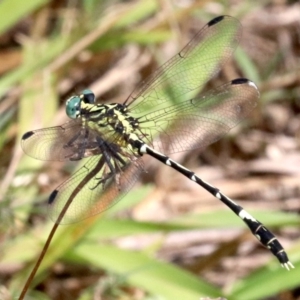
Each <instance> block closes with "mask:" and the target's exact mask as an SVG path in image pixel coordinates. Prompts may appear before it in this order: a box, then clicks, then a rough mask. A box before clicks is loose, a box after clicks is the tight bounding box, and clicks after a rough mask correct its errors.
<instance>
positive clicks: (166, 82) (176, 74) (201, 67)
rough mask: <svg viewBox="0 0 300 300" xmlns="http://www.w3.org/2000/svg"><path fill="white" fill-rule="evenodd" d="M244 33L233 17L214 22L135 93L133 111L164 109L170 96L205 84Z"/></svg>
mask: <svg viewBox="0 0 300 300" xmlns="http://www.w3.org/2000/svg"><path fill="white" fill-rule="evenodd" d="M241 34H242V26H241V24H240V22H239V21H238V20H237V19H235V18H233V17H230V16H221V17H217V18H215V19H213V20H212V21H210V22H209V23H208V24H207V25H206V26H204V27H203V28H202V29H201V30H200V31H199V32H198V33H197V34H196V35H195V36H194V38H193V39H192V40H191V41H190V42H189V43H188V44H187V45H186V46H185V47H184V48H183V49H182V50H181V51H180V52H179V53H178V54H176V55H175V56H174V57H173V58H171V59H170V60H169V61H167V62H166V63H165V64H163V65H162V66H161V67H160V68H158V69H157V70H156V71H155V72H153V73H152V74H151V75H150V76H149V77H148V78H147V79H146V80H145V81H143V82H141V84H140V85H139V86H138V87H137V88H136V89H135V90H134V91H133V92H132V94H131V95H130V96H129V97H128V99H127V100H126V102H125V104H126V103H127V104H128V105H130V111H131V112H132V113H133V114H137V115H138V114H140V113H143V112H144V111H145V110H149V111H151V110H153V109H163V108H164V107H165V106H166V105H169V104H168V103H169V101H170V100H169V96H170V95H171V96H172V98H173V99H176V98H178V97H179V96H180V95H184V94H186V93H188V92H191V91H194V90H196V93H197V92H198V91H199V90H198V91H197V89H198V88H200V87H202V86H204V85H205V84H206V83H207V82H208V80H210V79H211V78H212V77H213V76H214V75H216V74H217V73H218V72H219V70H220V69H221V67H222V65H223V64H224V63H225V62H226V61H227V60H228V59H229V58H230V57H231V56H232V54H233V52H234V50H235V48H236V47H237V45H238V43H239V40H240V38H241Z"/></svg>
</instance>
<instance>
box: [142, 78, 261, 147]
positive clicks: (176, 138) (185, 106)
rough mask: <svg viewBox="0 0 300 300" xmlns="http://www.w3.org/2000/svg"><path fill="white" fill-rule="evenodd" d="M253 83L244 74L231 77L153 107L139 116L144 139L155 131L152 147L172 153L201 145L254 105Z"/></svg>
mask: <svg viewBox="0 0 300 300" xmlns="http://www.w3.org/2000/svg"><path fill="white" fill-rule="evenodd" d="M258 98H259V92H258V89H257V87H256V85H255V84H254V83H253V82H252V81H250V80H248V79H245V78H240V79H235V80H233V81H231V82H229V83H226V84H224V85H221V86H219V87H217V88H215V89H212V90H210V91H208V92H206V93H204V94H202V95H200V96H197V97H195V98H194V99H190V100H186V101H184V102H182V103H181V104H180V105H173V106H170V107H168V109H162V110H157V111H155V112H153V113H150V114H148V115H146V116H145V117H144V118H143V119H142V120H143V121H144V122H143V123H142V125H141V127H142V132H143V134H144V136H145V139H146V138H147V137H149V141H146V140H145V142H147V143H149V142H150V141H151V140H152V138H153V137H154V136H156V135H158V134H159V138H158V139H157V140H155V141H154V142H153V147H154V148H155V149H157V150H159V151H161V152H167V153H175V152H181V151H186V150H189V149H199V148H200V149H203V148H205V147H207V146H208V145H209V144H211V143H213V142H216V141H217V140H219V139H220V138H221V137H223V136H224V135H225V134H226V133H227V132H228V131H229V130H230V129H231V128H233V127H234V126H236V125H237V124H238V123H239V122H240V121H241V120H243V119H244V118H245V117H246V116H247V115H248V114H249V113H250V112H251V111H252V110H253V109H254V108H255V106H256V105H257V100H258Z"/></svg>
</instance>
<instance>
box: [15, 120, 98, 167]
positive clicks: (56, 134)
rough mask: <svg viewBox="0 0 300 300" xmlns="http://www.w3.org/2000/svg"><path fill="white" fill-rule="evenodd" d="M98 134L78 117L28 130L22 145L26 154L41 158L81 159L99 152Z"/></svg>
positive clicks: (56, 159) (58, 159)
mask: <svg viewBox="0 0 300 300" xmlns="http://www.w3.org/2000/svg"><path fill="white" fill-rule="evenodd" d="M96 136H97V134H96V133H94V132H93V131H92V130H89V129H88V128H85V127H83V126H82V122H81V120H80V119H78V120H71V121H70V122H68V123H65V124H63V125H61V126H56V127H49V128H44V129H38V130H33V131H29V132H26V133H25V134H24V135H23V137H22V141H21V146H22V149H23V150H24V152H25V153H26V154H28V155H29V156H31V157H33V158H36V159H40V160H55V161H66V160H79V159H81V158H83V157H87V156H91V155H95V154H99V151H98V152H97V142H96Z"/></svg>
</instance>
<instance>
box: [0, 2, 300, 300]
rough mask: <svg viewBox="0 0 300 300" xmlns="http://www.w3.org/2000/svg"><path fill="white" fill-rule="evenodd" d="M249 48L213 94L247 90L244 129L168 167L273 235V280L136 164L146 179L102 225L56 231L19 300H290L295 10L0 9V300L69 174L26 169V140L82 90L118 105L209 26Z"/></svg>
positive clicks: (294, 288) (297, 88)
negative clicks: (239, 35)
mask: <svg viewBox="0 0 300 300" xmlns="http://www.w3.org/2000/svg"><path fill="white" fill-rule="evenodd" d="M223 14H227V15H231V16H234V17H236V18H238V19H239V20H240V21H241V23H242V24H243V28H244V34H243V40H242V42H241V45H240V48H239V49H238V50H237V51H236V53H235V56H234V59H233V60H232V61H231V62H230V63H228V64H226V66H225V67H224V68H223V70H222V72H221V74H220V76H219V77H217V78H215V79H214V83H221V82H227V81H229V80H231V79H234V78H236V77H241V76H243V77H247V78H249V79H251V80H253V81H254V82H255V83H256V84H257V85H258V87H259V90H260V92H261V98H260V102H259V105H258V107H257V109H255V111H254V112H253V115H252V116H251V117H250V118H249V119H247V120H245V122H243V123H242V124H241V125H239V126H238V127H237V128H235V129H234V130H232V131H231V133H230V134H229V135H228V136H227V137H226V138H224V139H222V140H221V141H219V142H217V143H215V144H214V145H212V146H210V147H208V148H207V149H206V150H205V151H202V152H201V153H200V151H191V152H184V153H179V154H176V156H173V157H174V158H176V160H178V161H179V162H182V163H183V164H184V165H185V166H186V167H189V168H191V169H193V170H194V171H195V173H197V174H198V175H200V176H201V177H202V178H204V179H205V180H207V181H208V182H211V183H212V184H214V185H215V186H217V187H218V188H220V189H221V190H222V191H223V192H224V193H225V194H227V195H229V196H230V197H232V198H233V199H235V200H237V201H238V202H239V203H241V205H243V206H244V207H245V208H246V209H247V210H249V211H250V212H251V213H253V214H254V216H256V217H257V218H258V219H259V220H261V221H262V222H263V223H264V224H265V225H267V226H268V227H269V228H271V229H272V230H273V231H274V232H275V233H276V235H277V237H278V238H279V240H280V242H281V243H282V244H283V245H284V246H285V248H286V250H287V252H288V254H289V257H290V260H291V261H292V263H293V264H294V265H295V267H296V268H295V269H294V270H292V271H289V272H288V271H286V270H284V269H282V268H281V266H280V265H279V264H278V261H277V260H276V259H275V258H274V257H273V256H272V255H271V254H270V252H269V251H268V250H266V249H264V248H262V247H261V246H260V244H259V243H258V242H257V241H256V240H255V239H254V238H253V236H252V235H251V234H250V233H249V231H248V229H247V228H246V227H245V225H244V224H243V223H242V222H241V220H239V219H238V218H237V217H236V216H235V215H234V214H233V213H232V212H231V211H229V210H228V209H227V208H226V207H224V205H222V203H218V201H217V200H216V199H215V198H213V197H212V196H211V195H209V194H208V193H207V192H206V191H204V190H202V189H201V188H199V187H198V186H197V185H195V184H193V183H192V182H189V181H188V180H187V179H185V178H183V177H182V176H180V175H178V174H176V172H174V171H172V170H169V169H168V168H166V167H165V166H164V165H162V164H159V163H157V162H155V161H154V160H153V159H151V158H146V159H145V163H146V165H147V170H148V173H147V174H145V176H142V178H141V180H140V181H139V182H138V183H137V185H136V186H135V187H134V188H133V189H132V190H131V191H130V193H129V194H128V195H127V196H126V197H124V199H122V201H120V202H119V203H118V204H117V205H116V206H114V207H113V208H112V209H110V210H108V211H106V212H105V213H104V214H102V215H98V216H96V217H94V218H90V219H88V220H86V221H84V222H80V223H77V224H73V225H69V226H60V227H59V230H58V232H57V233H56V236H55V239H54V241H53V242H52V245H51V247H50V249H49V251H48V253H47V255H46V257H45V260H44V262H43V264H42V266H41V268H40V269H39V271H38V274H37V276H36V277H35V280H34V283H33V285H32V289H31V290H30V292H29V293H28V296H27V298H26V299H54V300H58V299H80V300H84V299H148V300H149V299H172V300H174V299H185V300H189V299H199V298H200V297H202V296H203V297H204V296H206V297H211V298H216V297H226V298H227V299H239V300H241V299H242V300H250V299H284V300H285V299H286V300H292V299H300V292H299V291H300V289H299V287H300V279H299V278H300V240H299V237H300V234H299V224H300V218H299V215H298V213H299V209H300V199H299V197H300V140H299V138H300V136H299V132H300V3H299V1H288V0H273V1H271V0H264V1H239V0H235V1H233V0H232V1H208V0H207V1H197V0H194V1H191V0H177V1H175V0H174V1H171V0H165V1H164V0H160V1H158V0H157V1H155V0H144V1H100V0H86V1H79V0H77V1H76V0H70V1H57V0H56V1H55V0H53V1H49V0H31V1H21V0H2V1H1V2H0V16H1V22H0V76H1V78H0V94H1V100H0V241H1V245H0V247H1V248H0V299H1V300H7V299H16V298H17V296H18V295H19V294H20V292H21V289H22V286H23V285H24V283H25V280H26V277H27V276H28V273H29V271H30V270H31V269H32V266H33V263H34V261H35V260H36V258H37V256H38V254H39V253H40V251H41V248H42V246H43V244H44V242H45V239H46V238H47V235H48V234H49V231H50V229H51V227H52V226H53V223H52V222H51V221H50V220H49V219H48V217H47V208H46V205H45V203H46V200H47V197H48V195H49V193H50V192H51V191H52V190H53V189H54V188H55V187H56V186H57V185H58V184H59V183H61V182H62V181H63V180H65V179H66V178H68V177H69V176H70V174H72V172H73V171H74V167H75V165H76V164H64V165H63V164H60V163H53V162H52V163H45V162H41V161H37V160H34V159H32V158H30V157H27V156H26V155H24V153H23V152H22V150H21V148H20V138H21V136H22V134H24V132H26V131H28V130H31V129H37V128H42V127H46V126H53V125H56V124H61V123H63V122H65V121H66V116H65V113H64V104H65V100H66V99H67V98H68V97H69V96H70V95H72V94H74V93H78V92H80V91H81V90H82V89H84V88H87V87H89V88H91V89H92V90H93V91H94V92H95V93H96V95H97V97H98V101H99V102H106V101H107V102H122V101H124V99H126V97H127V95H128V94H129V93H130V91H131V90H132V89H133V88H134V87H135V86H136V84H137V83H138V82H139V81H140V80H142V79H143V78H145V77H146V76H147V75H148V74H150V73H151V71H153V70H154V68H155V67H156V66H158V65H159V64H161V63H162V62H164V61H166V60H167V59H168V58H170V57H171V56H172V55H174V54H175V53H177V52H178V51H179V50H180V49H181V48H182V47H183V46H184V45H185V44H186V42H187V41H188V40H189V39H190V38H191V36H192V33H195V32H196V31H198V30H199V29H200V28H201V27H202V26H204V25H205V23H207V22H208V21H209V20H211V19H212V18H214V17H216V16H218V15H223Z"/></svg>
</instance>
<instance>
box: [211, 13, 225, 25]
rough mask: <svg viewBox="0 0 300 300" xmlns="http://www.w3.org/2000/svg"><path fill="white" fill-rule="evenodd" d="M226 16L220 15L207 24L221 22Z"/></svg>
mask: <svg viewBox="0 0 300 300" xmlns="http://www.w3.org/2000/svg"><path fill="white" fill-rule="evenodd" d="M224 18H225V16H218V17H216V18H214V19H212V20H211V21H209V22H208V23H207V25H208V27H210V26H213V25H216V24H217V23H219V22H221V21H222V20H223V19H224Z"/></svg>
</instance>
